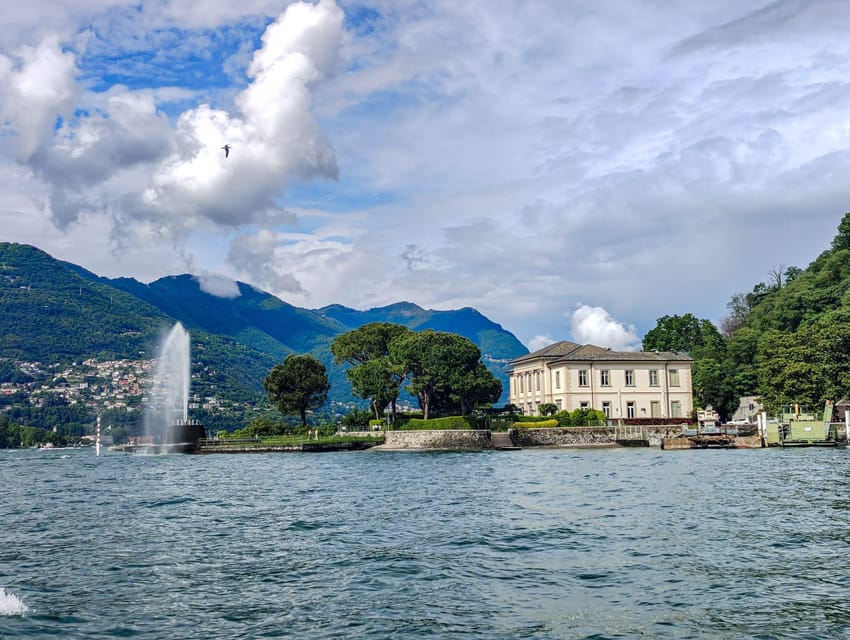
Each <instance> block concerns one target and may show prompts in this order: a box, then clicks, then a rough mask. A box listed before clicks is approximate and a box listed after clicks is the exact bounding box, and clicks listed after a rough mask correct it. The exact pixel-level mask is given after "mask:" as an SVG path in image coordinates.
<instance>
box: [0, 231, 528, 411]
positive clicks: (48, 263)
mask: <svg viewBox="0 0 850 640" xmlns="http://www.w3.org/2000/svg"><path fill="white" fill-rule="evenodd" d="M236 287H237V289H238V295H236V290H234V291H233V295H231V297H221V296H217V295H213V294H211V293H209V292H207V291H205V290H204V288H202V286H201V282H200V280H199V279H198V278H196V277H195V276H192V275H187V274H184V275H175V276H167V277H164V278H160V279H159V280H156V281H154V282H151V283H149V284H145V283H142V282H139V281H137V280H134V279H132V278H105V277H101V276H98V275H96V274H94V273H92V272H90V271H88V270H86V269H84V268H82V267H80V266H78V265H74V264H71V263H69V262H63V261H60V260H57V259H55V258H53V257H51V256H50V255H48V254H47V253H45V252H44V251H41V250H40V249H37V248H36V247H33V246H30V245H22V244H17V243H0V309H2V312H0V357H2V358H12V359H18V360H28V361H41V362H47V363H51V362H54V361H56V362H68V361H74V360H83V359H87V358H92V357H97V358H101V359H139V358H151V357H155V353H156V345H157V342H158V338H159V337H160V336H161V335H162V334H163V333H164V331H165V330H166V329H167V328H169V327H170V326H172V325H173V324H174V323H175V322H177V321H179V322H181V323H182V324H183V326H184V327H186V329H187V330H188V331H189V332H190V334H191V336H192V344H193V349H192V359H193V376H194V378H196V379H197V381H198V383H199V384H200V385H201V386H209V387H212V388H215V389H217V390H218V391H219V392H221V391H222V390H223V389H226V390H227V391H228V393H230V394H231V395H234V394H235V395H252V394H258V393H260V392H261V391H262V381H263V379H264V378H265V376H266V374H267V373H268V371H269V370H270V369H271V367H273V366H274V365H275V364H277V363H279V362H281V361H282V360H283V359H284V358H285V357H286V356H287V355H289V354H293V353H308V354H310V355H313V356H314V357H316V358H318V359H319V360H321V361H322V362H323V363H324V364H325V366H326V367H327V369H328V377H329V380H330V383H331V392H330V395H329V399H330V400H332V401H337V402H343V403H346V402H351V401H352V399H353V398H352V396H351V388H350V385H349V383H348V379H347V378H346V377H345V372H344V368H343V367H342V366H340V365H337V364H335V363H334V362H333V357H332V356H331V354H330V348H329V347H330V343H331V342H332V341H333V339H334V338H335V337H336V336H338V335H340V334H343V333H346V332H348V331H351V330H353V329H356V328H358V327H360V326H362V325H364V324H367V323H370V322H393V323H397V324H402V325H405V326H407V327H409V328H411V329H413V330H417V331H419V330H424V329H434V330H437V331H449V332H452V333H457V334H459V335H462V336H465V337H467V338H469V339H470V340H471V341H472V342H474V343H475V344H476V345H477V346H478V347H479V349H480V350H481V353H482V360H483V362H484V363H485V364H486V365H487V366H488V367H489V368H490V370H491V371H492V372H493V373H494V375H496V376H497V377H498V378H499V379H500V380H502V383H503V393H502V398H501V400H500V402H501V403H504V402H506V401H507V376H506V375H505V367H506V366H507V363H508V362H509V361H510V360H511V359H513V358H516V357H519V356H521V355H524V354H526V353H528V350H527V349H526V347H525V346H523V345H522V343H520V341H519V340H518V339H517V338H516V336H514V335H513V334H512V333H510V332H509V331H506V330H505V329H503V328H502V327H501V326H500V325H499V324H497V323H495V322H493V321H491V320H489V319H488V318H486V317H485V316H484V315H482V314H481V313H479V312H478V311H476V310H475V309H472V308H470V307H465V308H462V309H457V310H449V311H435V310H429V309H423V308H421V307H419V306H417V305H415V304H412V303H410V302H398V303H396V304H391V305H388V306H385V307H377V308H373V309H368V310H357V309H351V308H349V307H345V306H342V305H337V304H334V305H329V306H326V307H322V308H320V309H304V308H300V307H296V306H293V305H291V304H289V303H287V302H284V301H283V300H280V299H279V298H277V297H275V296H273V295H271V294H270V293H267V292H265V291H261V290H259V289H256V288H255V287H253V286H251V285H248V284H245V283H242V282H237V283H236ZM195 384H196V383H195V382H194V381H193V385H195Z"/></svg>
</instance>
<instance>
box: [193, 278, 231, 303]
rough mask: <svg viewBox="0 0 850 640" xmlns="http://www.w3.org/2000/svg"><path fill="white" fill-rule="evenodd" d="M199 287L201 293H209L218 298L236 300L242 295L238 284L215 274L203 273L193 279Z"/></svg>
mask: <svg viewBox="0 0 850 640" xmlns="http://www.w3.org/2000/svg"><path fill="white" fill-rule="evenodd" d="M195 279H196V280H197V281H198V284H199V285H200V287H201V291H203V292H205V293H209V294H210V295H213V296H216V297H218V298H230V299H233V298H238V297H239V296H241V295H242V292H241V291H239V284H238V283H236V282H235V281H234V280H231V279H230V278H225V277H224V276H222V275H218V274H215V273H205V274H201V275H199V276H197V277H196V278H195Z"/></svg>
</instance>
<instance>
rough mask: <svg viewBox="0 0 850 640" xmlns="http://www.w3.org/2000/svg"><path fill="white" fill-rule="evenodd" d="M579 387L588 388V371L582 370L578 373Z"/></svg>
mask: <svg viewBox="0 0 850 640" xmlns="http://www.w3.org/2000/svg"><path fill="white" fill-rule="evenodd" d="M578 386H580V387H586V386H587V369H581V370H580V371H579V372H578Z"/></svg>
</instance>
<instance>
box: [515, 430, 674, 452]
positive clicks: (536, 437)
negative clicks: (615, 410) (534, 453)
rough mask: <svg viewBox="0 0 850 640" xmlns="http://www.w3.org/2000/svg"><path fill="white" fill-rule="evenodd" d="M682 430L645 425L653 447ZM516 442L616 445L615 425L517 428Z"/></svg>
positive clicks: (569, 445)
mask: <svg viewBox="0 0 850 640" xmlns="http://www.w3.org/2000/svg"><path fill="white" fill-rule="evenodd" d="M679 431H681V425H652V426H646V427H644V433H645V434H646V436H647V440H646V441H645V442H643V443H639V442H635V445H639V444H643V445H646V444H647V443H648V444H649V446H651V447H660V446H661V440H662V439H663V438H664V437H666V436H667V435H669V434H672V433H678V432H679ZM511 433H512V435H513V439H514V443H515V444H516V445H517V446H520V447H529V448H530V447H597V446H601V445H609V446H614V445H616V444H617V442H616V441H615V439H614V429H613V427H561V428H555V429H515V430H513V431H512V432H511Z"/></svg>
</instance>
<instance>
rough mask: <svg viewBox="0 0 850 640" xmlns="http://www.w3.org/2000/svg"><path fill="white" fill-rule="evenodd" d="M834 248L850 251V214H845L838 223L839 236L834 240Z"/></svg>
mask: <svg viewBox="0 0 850 640" xmlns="http://www.w3.org/2000/svg"><path fill="white" fill-rule="evenodd" d="M832 248H833V250H837V249H850V213H845V214H844V217H843V218H842V219H841V222H839V223H838V234H837V235H836V236H835V238H833V240H832Z"/></svg>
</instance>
